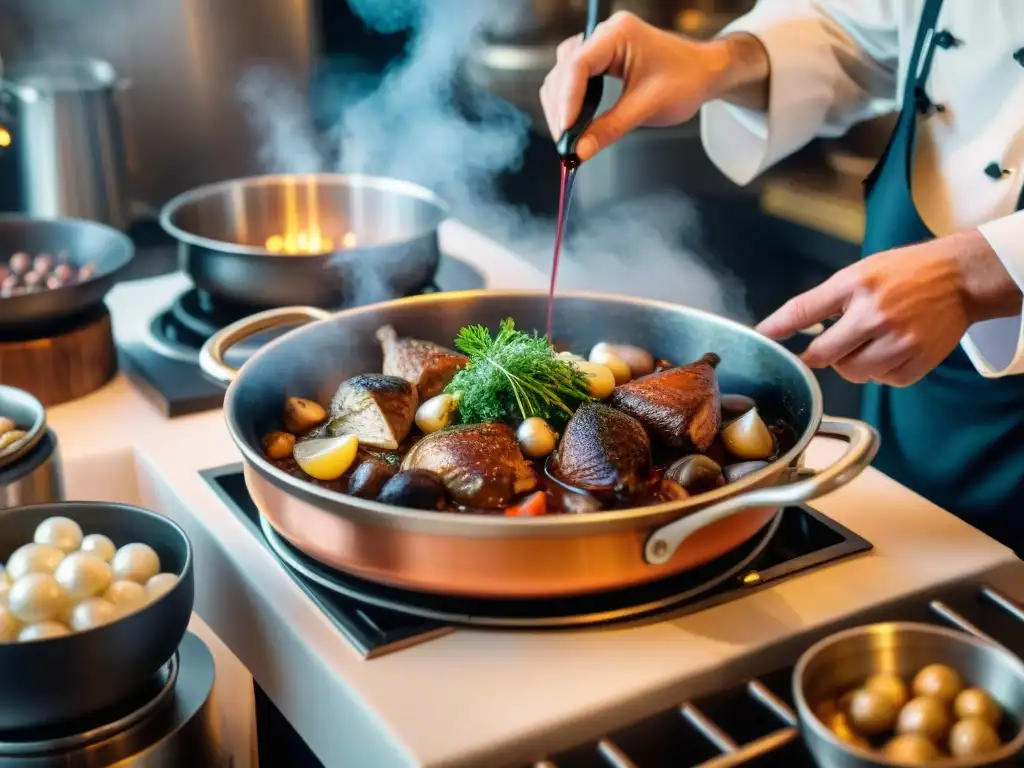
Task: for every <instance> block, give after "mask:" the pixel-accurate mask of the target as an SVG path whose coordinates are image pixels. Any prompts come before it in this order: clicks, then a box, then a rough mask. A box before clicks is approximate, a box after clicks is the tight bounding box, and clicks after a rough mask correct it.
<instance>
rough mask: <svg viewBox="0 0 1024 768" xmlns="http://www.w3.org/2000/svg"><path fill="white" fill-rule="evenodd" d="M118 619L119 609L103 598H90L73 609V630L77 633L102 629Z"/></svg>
mask: <svg viewBox="0 0 1024 768" xmlns="http://www.w3.org/2000/svg"><path fill="white" fill-rule="evenodd" d="M116 618H117V608H115V607H114V604H113V603H111V602H110V601H109V600H104V599H103V598H102V597H90V598H89V599H88V600H83V601H82V602H80V603H79V604H78V605H76V606H75V607H74V608H72V609H71V628H72V629H73V630H75V632H84V631H85V630H87V629H93V628H94V627H101V626H103V625H104V624H109V623H110V622H112V621H113V620H114V619H116Z"/></svg>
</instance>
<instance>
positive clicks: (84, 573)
mask: <svg viewBox="0 0 1024 768" xmlns="http://www.w3.org/2000/svg"><path fill="white" fill-rule="evenodd" d="M54 578H56V579H57V583H58V584H60V586H61V588H62V589H63V590H64V592H65V593H67V596H68V597H70V598H71V599H72V600H75V601H78V600H85V598H87V597H92V596H93V595H98V594H100V593H101V592H105V591H106V589H107V587H109V586H110V582H112V581H113V580H114V573H113V571H111V570H110V566H109V565H107V564H106V563H105V562H103V560H102V559H101V558H100V557H98V556H97V555H94V554H93V553H92V552H72V553H71V554H70V555H68V556H67V557H65V558H64V560H63V561H62V562H61V564H60V565H58V566H57V571H56V573H54Z"/></svg>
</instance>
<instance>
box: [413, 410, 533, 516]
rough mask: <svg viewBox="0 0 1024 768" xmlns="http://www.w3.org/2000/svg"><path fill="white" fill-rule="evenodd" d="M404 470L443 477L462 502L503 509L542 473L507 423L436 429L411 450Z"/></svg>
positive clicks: (452, 495)
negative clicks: (436, 430) (536, 470)
mask: <svg viewBox="0 0 1024 768" xmlns="http://www.w3.org/2000/svg"><path fill="white" fill-rule="evenodd" d="M402 469H403V470H408V469H427V470H430V471H431V472H434V473H436V474H437V475H438V476H440V478H441V481H442V482H443V483H444V485H445V487H446V488H447V489H448V493H449V495H451V497H452V498H453V499H454V500H455V501H456V502H457V503H459V504H463V505H465V506H467V507H479V508H481V509H502V508H504V507H507V506H508V505H509V504H511V503H512V502H513V500H514V499H515V498H516V497H517V496H519V495H520V494H523V493H526V492H527V491H531V490H533V489H534V488H535V487H536V485H537V475H536V473H535V472H534V471H533V467H532V466H531V465H530V462H528V461H527V460H526V459H525V458H524V457H523V454H522V452H521V451H520V450H519V444H518V443H517V442H516V436H515V433H514V432H513V431H512V430H511V429H510V428H509V427H507V426H506V425H504V424H496V423H491V424H460V425H458V426H455V427H448V428H447V429H442V430H440V431H439V432H432V433H431V434H429V435H427V436H426V437H424V438H423V439H422V440H420V441H419V442H417V443H416V444H415V445H414V446H413V447H412V448H411V449H410V450H409V453H407V454H406V456H405V460H404V461H403V462H402Z"/></svg>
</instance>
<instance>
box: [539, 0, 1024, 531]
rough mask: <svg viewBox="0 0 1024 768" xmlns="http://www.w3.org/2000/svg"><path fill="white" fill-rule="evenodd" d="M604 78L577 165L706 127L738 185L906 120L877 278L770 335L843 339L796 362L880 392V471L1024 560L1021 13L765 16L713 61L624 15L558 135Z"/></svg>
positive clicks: (566, 88)
mask: <svg viewBox="0 0 1024 768" xmlns="http://www.w3.org/2000/svg"><path fill="white" fill-rule="evenodd" d="M600 73H607V74H608V75H612V76H615V77H619V78H621V79H622V81H623V92H622V95H621V97H620V98H619V100H618V101H617V103H616V104H615V105H614V106H613V107H611V108H610V109H609V110H608V111H607V112H605V113H604V114H602V115H600V116H599V117H598V118H597V119H596V120H595V121H594V122H593V123H592V124H591V126H590V128H589V129H588V131H587V132H586V134H585V135H584V136H583V137H582V138H581V139H580V141H579V143H578V144H577V153H578V154H579V155H580V158H581V160H584V161H586V160H587V159H588V158H590V157H592V156H593V155H594V154H595V153H597V152H599V151H601V150H602V149H603V148H605V147H607V146H608V145H609V144H611V143H613V142H614V141H616V140H617V139H619V138H621V137H622V136H623V135H624V134H625V133H627V132H628V131H630V130H632V129H633V128H635V127H637V126H640V125H646V126H665V125H672V124H676V123H680V122H682V121H685V120H688V119H690V118H691V117H693V116H694V115H695V114H696V113H697V112H698V110H699V111H700V124H701V132H702V137H703V141H704V146H705V149H706V151H707V152H708V155H709V156H710V157H711V159H712V160H713V161H714V162H715V164H716V165H717V166H718V167H719V168H720V169H721V170H722V171H723V173H725V174H726V175H727V176H728V177H729V178H731V179H732V180H733V181H735V182H737V183H739V184H745V183H747V182H749V181H751V180H752V179H753V178H754V177H756V176H757V175H758V174H759V173H761V172H762V171H764V170H765V169H767V168H769V167H770V166H772V165H773V164H774V163H776V162H777V161H779V160H781V159H782V158H784V157H786V156H787V155H789V154H790V153H792V152H794V151H796V150H798V149H800V148H801V147H802V146H804V145H805V144H806V143H807V142H808V141H810V140H811V139H813V138H815V137H818V136H839V135H842V134H843V133H844V132H845V131H846V130H847V129H848V128H850V126H852V125H853V124H854V123H857V122H859V121H862V120H865V119H868V118H871V117H874V116H877V115H880V114H884V113H886V112H890V111H892V110H893V109H894V108H895V109H898V121H897V123H896V127H895V129H894V131H893V134H892V136H891V138H890V140H889V144H888V146H887V148H886V150H885V153H884V155H883V156H882V158H881V160H880V161H879V162H878V164H877V166H876V167H875V168H874V170H873V171H872V172H871V174H870V175H869V176H868V178H867V179H866V180H865V184H864V193H865V202H866V212H867V220H866V231H865V235H864V243H863V257H864V258H863V259H862V260H860V261H859V262H858V263H856V264H854V265H853V266H850V267H847V268H846V269H843V270H841V271H839V272H837V273H836V274H835V275H833V276H832V277H831V278H829V279H828V280H826V281H825V282H824V283H822V284H821V285H819V286H818V287H816V288H814V289H812V290H810V291H808V292H806V293H804V294H802V295H799V296H797V297H795V298H793V299H791V300H790V301H789V302H787V303H786V304H785V305H784V306H783V307H781V308H780V309H779V310H777V311H776V312H775V313H774V314H772V315H771V316H769V317H768V318H766V319H765V320H764V321H762V322H761V324H760V325H759V326H758V329H759V330H760V331H761V332H763V333H764V334H766V335H768V336H771V337H773V338H778V339H782V338H785V337H788V336H791V335H792V334H794V333H796V332H797V331H799V330H801V329H805V328H808V327H812V326H815V325H816V324H818V323H821V322H822V321H825V320H830V319H835V322H834V324H830V325H828V327H827V328H826V330H825V331H824V332H823V333H821V334H820V335H818V336H817V337H816V338H814V340H813V341H812V342H811V343H810V344H809V345H808V347H807V349H806V351H805V352H804V354H803V359H804V361H805V362H806V363H807V364H808V365H809V366H811V367H813V368H824V367H827V366H831V367H833V368H835V369H836V371H838V372H839V373H840V374H841V375H842V376H843V377H845V378H846V379H848V380H850V381H853V382H858V383H867V387H866V388H865V390H866V391H865V395H864V404H863V408H864V416H865V418H866V420H867V421H869V422H870V423H872V424H873V425H875V426H876V427H877V428H878V429H879V431H880V432H881V435H882V448H881V451H880V453H879V456H878V459H877V460H876V466H877V467H878V468H879V469H881V470H882V471H884V472H886V473H888V474H889V475H891V476H892V477H894V478H895V479H897V480H899V481H900V482H902V483H904V484H905V485H908V486H910V487H911V488H913V489H914V490H916V491H918V492H919V493H921V494H922V495H924V496H926V497H928V498H929V499H931V500H932V501H934V502H935V503H937V504H939V505H940V506H943V507H945V508H946V509H949V510H950V511H952V512H954V513H955V514H957V515H958V516H960V517H961V518H963V519H964V520H967V521H968V522H970V523H972V524H974V525H976V526H977V527H979V528H981V529H982V530H985V531H986V532H988V533H990V534H991V535H993V536H994V537H995V538H998V539H1000V540H1002V541H1003V542H1004V543H1007V544H1009V545H1010V546H1012V547H1014V548H1015V549H1017V550H1018V551H1022V550H1024V375H1022V374H1024V334H1022V330H1021V286H1022V285H1024V210H1022V209H1024V192H1022V184H1024V2H1022V0H983V1H982V2H979V0H945V2H943V0H761V1H760V2H759V3H758V4H757V5H756V7H755V8H754V10H753V11H751V12H750V13H749V14H747V15H746V16H744V17H742V18H740V19H738V20H737V21H736V22H735V23H734V24H732V25H731V26H730V27H729V28H728V29H726V30H725V31H724V32H723V34H722V35H721V36H720V37H718V38H717V39H715V40H713V41H710V42H698V41H694V40H688V39H686V38H684V37H680V36H677V35H674V34H671V33H668V32H664V31H661V30H658V29H656V28H654V27H651V26H649V25H648V24H645V23H644V22H643V21H641V20H640V19H638V18H636V17H635V16H631V15H628V14H625V13H619V14H616V15H614V16H613V17H611V18H610V19H608V20H607V21H606V22H604V23H603V24H601V25H599V26H598V28H597V30H596V31H595V32H594V34H593V36H592V37H591V38H590V39H588V40H587V41H586V42H583V41H582V40H581V39H580V38H578V37H577V38H573V39H570V40H566V41H565V42H564V43H562V45H561V46H560V47H559V50H558V63H557V64H556V66H555V68H554V69H553V70H552V71H551V73H550V74H549V75H548V77H547V79H546V80H545V83H544V86H543V88H542V89H541V101H542V103H543V105H544V112H545V115H546V117H547V120H548V124H549V128H550V129H551V132H552V135H554V136H556V137H557V136H559V135H560V134H561V133H562V131H563V130H564V129H565V128H566V127H568V126H570V125H571V124H572V123H573V121H574V119H575V118H576V116H577V114H578V111H579V108H580V104H581V101H582V97H583V92H584V89H585V87H586V80H587V78H588V77H591V76H593V75H597V74H600ZM766 268H770V267H769V266H768V265H766Z"/></svg>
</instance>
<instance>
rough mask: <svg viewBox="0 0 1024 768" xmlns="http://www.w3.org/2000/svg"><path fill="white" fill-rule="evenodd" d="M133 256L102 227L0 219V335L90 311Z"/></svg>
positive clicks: (119, 237)
mask: <svg viewBox="0 0 1024 768" xmlns="http://www.w3.org/2000/svg"><path fill="white" fill-rule="evenodd" d="M134 254H135V248H134V245H133V244H132V241H131V240H130V239H129V238H128V237H127V236H126V235H125V234H124V233H122V232H119V231H117V230H116V229H112V228H111V227H107V226H104V225H102V224H96V223H94V222H91V221H81V220H78V219H31V218H25V217H22V216H0V331H7V330H11V329H16V328H25V327H34V328H38V327H40V325H45V324H47V323H50V322H57V321H61V320H63V319H66V318H71V317H73V316H75V315H78V314H80V313H83V312H87V311H88V310H90V309H92V308H94V307H95V306H97V305H99V304H100V303H101V302H102V301H103V297H104V296H105V295H106V293H107V291H108V290H110V288H111V287H112V286H113V284H114V282H115V281H116V279H117V275H118V274H119V273H120V272H121V271H122V270H123V269H124V268H125V267H126V266H128V263H129V262H130V261H131V259H132V257H133V256H134Z"/></svg>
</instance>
